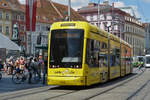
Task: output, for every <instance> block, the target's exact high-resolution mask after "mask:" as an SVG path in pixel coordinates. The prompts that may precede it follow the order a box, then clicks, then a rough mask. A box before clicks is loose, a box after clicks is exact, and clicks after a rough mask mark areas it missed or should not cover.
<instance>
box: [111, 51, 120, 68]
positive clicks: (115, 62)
mask: <svg viewBox="0 0 150 100" xmlns="http://www.w3.org/2000/svg"><path fill="white" fill-rule="evenodd" d="M119 65H120V49H116V48H115V49H113V52H112V54H111V66H119Z"/></svg>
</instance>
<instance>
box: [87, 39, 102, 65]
mask: <svg viewBox="0 0 150 100" xmlns="http://www.w3.org/2000/svg"><path fill="white" fill-rule="evenodd" d="M86 49H87V53H86V63H87V64H88V65H89V66H90V67H98V55H99V52H100V42H99V41H97V40H91V39H87V47H86Z"/></svg>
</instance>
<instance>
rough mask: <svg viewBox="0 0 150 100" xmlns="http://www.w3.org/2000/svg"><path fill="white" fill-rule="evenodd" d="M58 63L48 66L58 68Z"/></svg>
mask: <svg viewBox="0 0 150 100" xmlns="http://www.w3.org/2000/svg"><path fill="white" fill-rule="evenodd" d="M59 67H60V66H59V65H50V68H59Z"/></svg>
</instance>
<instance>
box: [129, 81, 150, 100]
mask: <svg viewBox="0 0 150 100" xmlns="http://www.w3.org/2000/svg"><path fill="white" fill-rule="evenodd" d="M148 83H150V80H148V81H147V82H146V83H145V84H143V85H142V86H141V87H140V88H139V89H137V90H136V91H135V92H134V93H132V94H131V95H130V96H129V97H127V99H126V100H131V99H132V98H133V97H134V96H136V95H137V94H138V93H139V92H140V91H142V90H143V88H145V87H146V86H147V84H148Z"/></svg>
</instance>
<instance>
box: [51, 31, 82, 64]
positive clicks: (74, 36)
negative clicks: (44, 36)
mask: <svg viewBox="0 0 150 100" xmlns="http://www.w3.org/2000/svg"><path fill="white" fill-rule="evenodd" d="M83 41H84V30H81V29H59V30H53V31H52V32H51V47H50V65H51V66H54V67H76V66H77V67H79V65H80V66H81V64H82V55H83Z"/></svg>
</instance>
